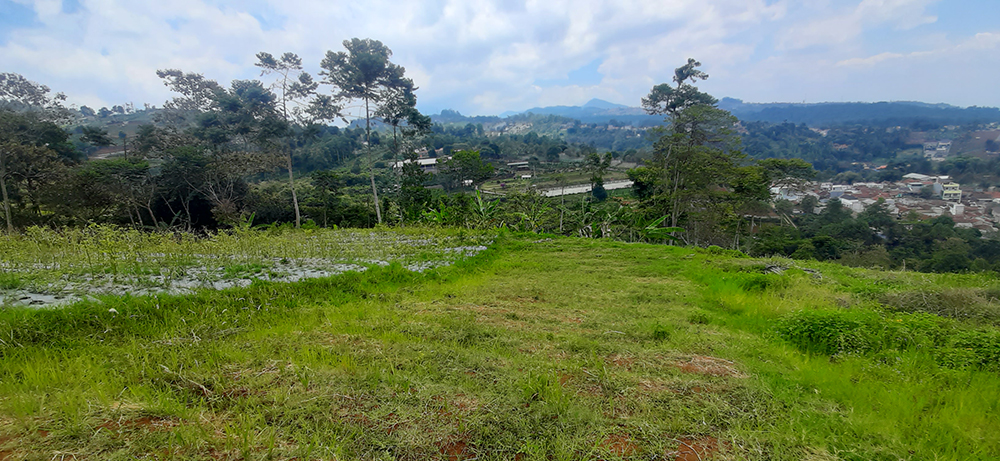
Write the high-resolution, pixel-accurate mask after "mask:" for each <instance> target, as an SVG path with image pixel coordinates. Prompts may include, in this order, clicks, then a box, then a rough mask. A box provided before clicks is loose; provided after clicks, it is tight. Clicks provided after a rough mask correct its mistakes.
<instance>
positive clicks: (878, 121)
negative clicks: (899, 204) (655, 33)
mask: <svg viewBox="0 0 1000 461" xmlns="http://www.w3.org/2000/svg"><path fill="white" fill-rule="evenodd" d="M719 108H721V109H725V110H727V111H729V112H732V114H733V115H735V116H736V117H738V118H739V119H740V120H744V121H762V122H769V123H782V122H790V123H795V124H801V123H805V124H807V125H810V126H829V125H842V124H855V123H863V124H869V125H885V126H894V125H913V124H919V123H920V122H929V123H934V124H945V125H962V124H967V123H988V122H1000V109H998V108H995V107H968V108H962V107H956V106H952V105H948V104H929V103H923V102H914V101H894V102H875V103H865V102H846V103H843V102H825V103H808V104H807V103H745V102H743V101H741V100H739V99H734V98H722V100H721V101H719ZM527 113H532V114H536V115H558V116H561V117H566V118H572V119H576V120H580V121H581V122H584V123H597V124H601V123H608V122H611V121H612V120H616V121H619V122H624V123H628V124H632V125H638V126H650V125H658V124H660V123H661V122H662V120H663V117H661V116H653V115H648V114H646V112H645V111H643V110H642V108H640V107H629V106H626V105H622V104H615V103H612V102H608V101H604V100H601V99H591V100H590V101H588V102H587V103H586V104H584V105H583V106H549V107H534V108H531V109H528V110H525V111H522V112H514V111H507V112H503V113H501V114H500V115H499V116H488V117H465V116H462V115H461V114H459V113H458V112H455V111H442V113H441V114H440V115H435V116H433V118H434V120H435V121H437V122H441V123H466V122H471V123H483V122H488V121H497V120H499V119H500V118H503V117H510V116H514V115H518V114H527Z"/></svg>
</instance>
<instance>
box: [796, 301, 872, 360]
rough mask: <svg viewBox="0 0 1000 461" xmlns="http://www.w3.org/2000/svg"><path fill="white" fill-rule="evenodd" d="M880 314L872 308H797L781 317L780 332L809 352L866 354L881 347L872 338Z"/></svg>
mask: <svg viewBox="0 0 1000 461" xmlns="http://www.w3.org/2000/svg"><path fill="white" fill-rule="evenodd" d="M879 320H880V318H879V315H878V314H877V313H875V312H871V311H860V310H851V311H813V310H809V311H805V310H804V311H798V312H795V313H793V314H791V315H789V316H788V317H786V318H784V319H782V320H781V322H780V323H779V326H778V334H780V335H781V336H782V337H784V338H785V339H786V340H788V341H789V342H791V343H792V344H793V345H795V346H796V347H798V348H799V349H801V350H803V351H806V352H815V353H820V354H826V355H836V354H852V353H853V354H865V353H868V352H871V351H873V350H875V349H877V348H878V345H879V343H880V342H881V341H879V340H878V338H876V337H873V335H872V332H873V330H875V328H874V325H876V324H877V323H879Z"/></svg>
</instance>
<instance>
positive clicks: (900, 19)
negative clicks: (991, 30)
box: [779, 0, 938, 50]
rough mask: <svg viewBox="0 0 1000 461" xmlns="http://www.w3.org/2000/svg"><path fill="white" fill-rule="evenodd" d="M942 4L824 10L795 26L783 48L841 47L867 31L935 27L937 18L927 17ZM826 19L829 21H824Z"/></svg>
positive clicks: (910, 0) (916, 1)
mask: <svg viewBox="0 0 1000 461" xmlns="http://www.w3.org/2000/svg"><path fill="white" fill-rule="evenodd" d="M937 1H938V0H863V1H862V2H861V3H859V4H858V5H857V6H856V7H854V8H853V9H852V10H851V11H849V12H843V13H832V14H831V12H830V11H828V10H826V9H825V8H824V9H821V10H820V11H819V12H818V13H817V14H818V15H819V16H821V17H820V18H818V19H813V20H808V21H806V22H804V23H802V24H798V25H793V26H792V27H790V28H789V29H788V30H786V31H785V32H784V33H782V34H781V36H780V38H779V43H780V47H781V48H783V49H788V50H798V49H803V48H808V47H812V46H830V45H839V44H843V43H846V42H850V41H853V40H855V39H857V38H858V37H859V36H861V34H862V33H863V32H864V30H865V29H867V28H872V27H876V26H885V25H888V26H891V27H892V28H894V29H897V30H906V29H912V28H914V27H917V26H920V25H924V24H931V23H933V22H935V21H937V17H935V16H931V15H928V14H926V10H927V7H928V6H930V5H931V4H932V3H935V2H937ZM823 16H825V17H823Z"/></svg>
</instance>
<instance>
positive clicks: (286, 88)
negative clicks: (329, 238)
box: [255, 51, 319, 228]
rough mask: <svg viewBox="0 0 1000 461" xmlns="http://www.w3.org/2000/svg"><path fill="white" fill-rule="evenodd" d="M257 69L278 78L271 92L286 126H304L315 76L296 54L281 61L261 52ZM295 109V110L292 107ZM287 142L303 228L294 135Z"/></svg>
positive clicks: (295, 200)
mask: <svg viewBox="0 0 1000 461" xmlns="http://www.w3.org/2000/svg"><path fill="white" fill-rule="evenodd" d="M255 65H256V66H257V67H260V68H261V69H262V71H261V76H265V75H269V74H274V75H275V76H276V78H275V79H274V82H273V83H272V85H271V90H272V91H275V92H276V95H277V97H278V105H279V109H280V112H281V115H282V117H284V119H285V123H288V124H291V123H293V122H296V123H300V124H301V123H302V122H303V121H305V119H304V117H305V116H307V115H308V114H309V112H307V111H305V110H303V108H302V106H303V105H304V104H306V100H307V99H308V98H310V97H311V96H312V95H314V94H315V93H316V88H317V87H318V86H319V84H318V83H316V82H315V81H313V78H312V75H310V74H309V73H308V72H304V71H303V70H302V59H301V58H299V56H298V55H296V54H295V53H284V54H282V55H281V57H280V58H275V57H274V56H272V55H271V53H266V52H263V51H262V52H260V53H257V64H255ZM289 106H291V107H289ZM288 133H289V136H288V137H287V139H286V140H285V146H284V147H285V150H286V154H287V155H286V160H287V162H286V163H287V165H286V167H287V169H288V187H289V189H291V191H292V207H293V208H294V209H295V228H299V227H301V225H302V215H301V213H300V212H299V198H298V195H297V194H296V193H295V175H294V173H293V172H292V140H291V136H290V135H291V133H292V131H291V130H289V131H288Z"/></svg>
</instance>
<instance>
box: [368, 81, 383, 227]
mask: <svg viewBox="0 0 1000 461" xmlns="http://www.w3.org/2000/svg"><path fill="white" fill-rule="evenodd" d="M371 118H372V117H371V111H370V110H369V106H368V98H365V143H366V144H367V145H368V146H367V147H368V171H370V172H371V180H372V197H373V198H374V199H375V217H376V218H377V219H378V223H379V224H382V209H381V208H379V205H378V190H377V189H376V188H375V161H374V159H372V122H371Z"/></svg>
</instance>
